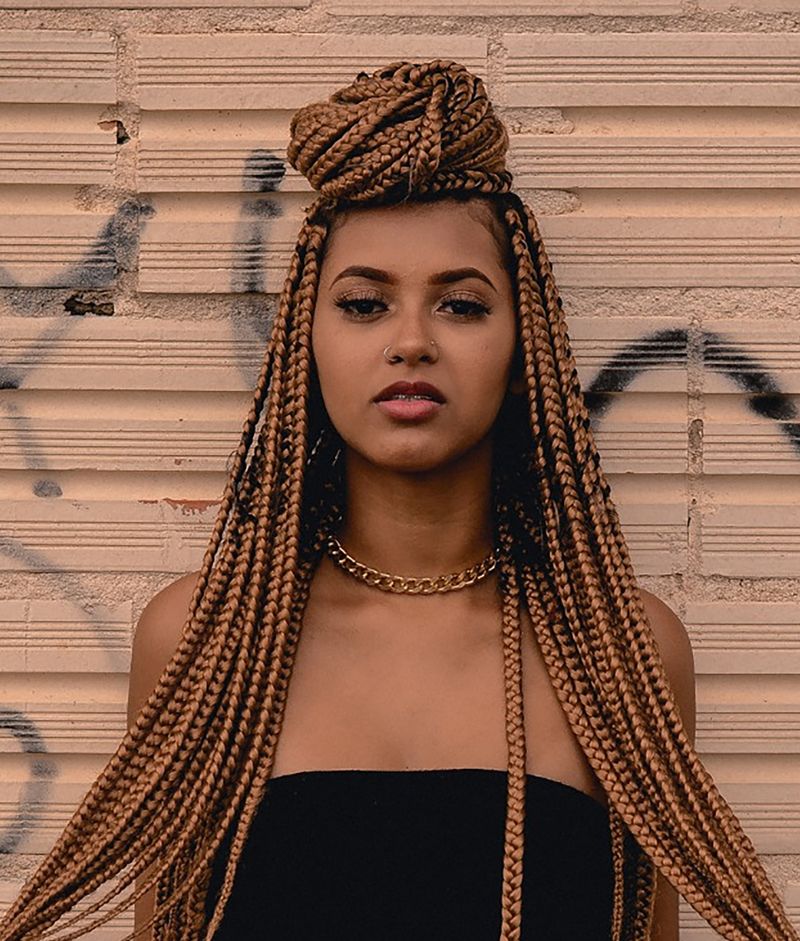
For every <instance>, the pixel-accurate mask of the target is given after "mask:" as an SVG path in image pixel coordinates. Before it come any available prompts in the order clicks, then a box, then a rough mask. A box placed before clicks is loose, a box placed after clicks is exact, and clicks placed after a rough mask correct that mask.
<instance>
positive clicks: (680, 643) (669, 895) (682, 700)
mask: <svg viewBox="0 0 800 941" xmlns="http://www.w3.org/2000/svg"><path fill="white" fill-rule="evenodd" d="M641 594H642V601H643V602H644V608H645V612H646V614H647V618H648V620H649V622H650V626H651V627H652V629H653V633H654V634H655V637H656V642H657V644H658V649H659V652H660V654H661V659H662V661H663V663H664V669H665V670H666V673H667V679H668V680H669V684H670V686H671V687H672V691H673V693H674V694H675V701H676V703H677V706H678V711H679V713H680V716H681V720H682V722H683V726H684V728H685V730H686V734H687V735H688V737H689V740H690V741H691V743H692V745H694V740H695V721H696V701H695V676H694V657H693V656H692V647H691V643H690V642H689V636H688V634H687V632H686V628H685V627H684V625H683V623H682V622H681V620H680V618H679V617H678V616H677V614H675V612H674V611H673V610H672V609H671V608H670V607H669V606H668V605H666V604H664V602H663V601H661V600H660V599H659V598H657V597H656V596H655V595H653V594H651V593H650V592H649V591H645V590H644V589H643V588H642V589H641ZM651 941H679V933H678V893H677V891H676V890H675V889H674V888H673V887H672V885H671V884H670V883H669V882H668V880H667V879H665V878H664V876H662V875H661V873H660V872H658V873H657V876H656V899H655V911H654V913H653V931H652V935H651Z"/></svg>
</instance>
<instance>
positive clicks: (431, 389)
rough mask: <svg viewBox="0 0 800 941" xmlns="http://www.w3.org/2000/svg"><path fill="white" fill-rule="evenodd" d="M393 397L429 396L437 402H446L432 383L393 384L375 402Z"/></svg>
mask: <svg viewBox="0 0 800 941" xmlns="http://www.w3.org/2000/svg"><path fill="white" fill-rule="evenodd" d="M393 395H428V396H430V397H431V398H432V399H433V400H434V401H436V402H444V401H445V397H444V396H443V395H442V393H441V392H440V391H439V390H438V389H437V388H436V386H433V385H431V384H430V382H393V383H392V384H391V385H390V386H386V388H385V389H381V391H380V392H379V393H378V394H377V395H376V396H375V398H374V399H373V401H374V402H380V401H382V400H383V399H390V398H391V397H392V396H393Z"/></svg>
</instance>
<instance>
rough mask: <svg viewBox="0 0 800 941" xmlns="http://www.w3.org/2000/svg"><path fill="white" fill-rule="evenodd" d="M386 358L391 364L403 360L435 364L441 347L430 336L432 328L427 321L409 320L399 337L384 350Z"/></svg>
mask: <svg viewBox="0 0 800 941" xmlns="http://www.w3.org/2000/svg"><path fill="white" fill-rule="evenodd" d="M383 353H384V356H385V357H386V359H388V360H389V362H398V361H400V360H402V361H403V362H406V363H416V362H418V361H419V360H425V361H427V362H431V363H435V362H436V360H437V359H438V358H439V347H438V345H437V343H436V341H435V340H434V338H433V337H432V336H431V335H430V327H429V325H428V323H427V321H425V320H421V319H419V318H409V321H406V323H405V324H404V329H403V331H402V333H400V335H399V336H395V339H394V340H393V341H392V342H391V343H390V344H389V345H388V346H387V347H386V349H384V351H383Z"/></svg>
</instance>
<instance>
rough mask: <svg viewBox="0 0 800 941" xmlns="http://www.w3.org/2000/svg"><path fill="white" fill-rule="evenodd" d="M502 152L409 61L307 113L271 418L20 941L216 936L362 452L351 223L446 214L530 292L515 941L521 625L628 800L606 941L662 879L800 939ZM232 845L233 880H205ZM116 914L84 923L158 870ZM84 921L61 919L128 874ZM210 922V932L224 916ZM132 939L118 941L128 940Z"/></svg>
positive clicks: (494, 138) (515, 799)
mask: <svg viewBox="0 0 800 941" xmlns="http://www.w3.org/2000/svg"><path fill="white" fill-rule="evenodd" d="M508 143H509V142H508V135H507V132H506V129H505V127H504V125H503V124H502V122H501V121H499V120H498V118H497V117H496V115H495V114H494V113H493V110H492V107H491V103H490V102H489V99H488V97H487V95H486V91H485V88H484V86H483V83H482V82H481V80H480V79H479V78H477V77H476V76H474V75H472V74H471V73H470V72H469V71H468V70H467V69H466V68H464V66H462V65H459V64H458V63H455V62H452V61H449V60H439V59H437V60H433V61H431V62H427V63H417V64H415V63H408V62H395V63H392V64H390V65H388V66H386V67H385V68H383V69H379V70H377V71H376V72H374V73H372V74H367V73H360V74H359V76H358V77H357V79H356V80H355V81H354V82H353V83H352V84H351V85H348V86H346V87H344V88H341V89H339V90H338V91H337V92H335V93H334V94H333V95H331V96H330V98H329V99H328V100H327V101H325V102H318V103H314V104H311V105H308V106H306V107H304V108H301V109H300V110H299V111H298V112H296V113H295V115H294V116H293V118H292V122H291V126H290V143H289V146H288V148H287V156H288V158H289V160H290V162H291V163H292V165H293V166H294V167H295V168H296V169H298V170H300V171H301V172H302V173H303V174H304V175H305V176H306V178H307V179H308V181H309V183H310V184H311V186H312V188H313V189H314V190H316V191H317V193H318V196H317V198H316V199H315V201H314V202H313V203H312V205H311V206H310V207H309V208H308V210H307V213H306V217H305V219H304V220H303V223H302V226H301V228H300V231H299V233H298V237H297V244H296V246H295V250H294V252H293V254H292V257H291V260H290V263H289V269H288V273H287V276H286V279H285V281H284V285H283V289H282V292H281V296H280V301H279V305H278V310H277V312H276V315H275V319H274V321H273V324H272V330H271V334H270V338H269V342H268V345H267V349H266V351H265V355H264V360H263V363H262V367H261V371H260V373H259V377H258V380H257V383H256V388H255V391H254V398H253V403H252V406H251V409H250V411H249V413H248V415H247V418H246V420H245V422H244V426H243V428H242V433H241V438H240V442H239V445H238V447H237V449H236V451H235V453H234V455H233V461H232V465H231V467H230V470H229V476H228V480H227V482H226V486H225V490H224V494H223V497H222V501H221V505H220V509H219V512H218V515H217V519H216V521H215V523H214V526H213V530H212V533H211V537H210V541H209V544H208V546H207V548H206V552H205V555H204V558H203V563H202V568H201V570H200V573H199V576H198V579H197V582H196V584H195V587H194V591H193V594H192V600H191V605H190V611H189V614H188V616H187V620H186V623H185V624H184V626H183V632H182V637H181V641H180V644H179V646H178V649H177V650H176V651H175V653H174V655H173V657H172V658H171V660H170V662H169V663H168V664H167V666H166V667H165V669H164V672H163V674H162V676H161V677H160V680H159V682H158V684H157V686H156V689H155V690H154V691H153V692H152V693H151V695H150V697H149V698H148V700H147V702H146V703H145V705H144V706H143V707H142V709H141V711H140V713H139V715H138V716H137V717H136V722H135V723H134V727H133V729H131V730H130V731H129V732H128V733H126V735H125V737H124V739H123V741H122V742H121V743H120V745H119V747H118V749H117V751H116V753H115V754H114V756H112V758H111V759H110V761H109V763H108V765H107V766H106V768H105V769H104V770H103V772H102V773H101V775H100V776H99V777H98V779H97V780H96V781H95V783H94V784H93V785H92V788H91V789H90V791H89V792H88V794H87V795H86V797H85V798H84V800H83V802H82V803H81V806H80V807H79V808H78V809H77V810H76V811H75V813H74V815H73V817H72V819H71V820H70V822H69V823H68V825H67V827H66V828H65V830H64V831H63V833H62V834H61V835H60V837H59V839H58V841H57V842H56V844H55V846H54V847H53V849H52V850H51V851H50V853H49V854H48V855H47V857H46V858H45V859H44V860H43V861H42V863H41V864H40V866H39V868H38V869H37V870H36V872H34V873H33V875H32V876H31V877H30V878H29V879H28V881H27V882H26V884H25V885H24V886H23V889H22V891H21V892H20V894H19V896H18V898H17V899H16V901H15V903H14V904H13V905H12V907H11V909H9V911H8V912H7V913H6V914H5V916H4V917H3V919H2V921H0V941H33V939H38V938H49V937H51V936H52V934H51V932H49V931H48V929H49V928H51V927H55V928H57V929H58V930H61V929H63V928H69V927H74V926H77V925H79V924H82V923H83V927H82V928H77V927H76V930H74V931H73V932H72V933H68V934H62V935H59V937H58V941H67V939H69V938H78V937H83V936H84V935H85V934H86V933H88V932H89V931H90V930H93V929H94V928H96V927H99V926H100V925H102V924H104V923H106V922H107V921H109V920H110V919H111V918H113V917H115V916H116V915H117V914H118V913H119V912H121V911H122V910H124V909H125V908H128V907H130V905H131V904H132V903H133V902H134V901H135V900H136V899H137V898H140V897H141V896H142V895H143V894H144V893H145V892H147V891H148V890H150V889H151V888H155V906H154V914H153V917H152V919H151V920H150V921H149V922H148V923H147V924H146V925H145V926H144V927H145V928H147V927H151V928H152V933H153V938H154V941H206V939H210V938H211V937H212V935H213V933H214V932H215V931H216V929H217V928H218V927H219V925H220V923H221V921H222V918H223V914H224V910H225V907H226V905H227V902H228V900H229V898H230V895H231V891H232V887H233V884H234V878H235V874H236V870H237V867H238V864H239V861H240V859H241V855H242V852H243V849H244V846H245V844H246V841H247V837H248V834H249V832H250V828H251V825H252V821H253V818H254V816H255V813H256V811H257V809H258V807H259V805H260V803H261V802H262V801H263V799H264V795H265V794H266V792H267V790H268V787H269V780H270V777H271V773H272V767H273V764H274V758H275V751H276V747H277V743H278V740H279V736H280V732H281V728H282V724H283V716H284V711H285V705H286V701H287V697H288V690H289V683H290V678H291V674H292V669H293V665H294V661H295V655H296V651H297V645H298V643H299V639H300V636H301V630H302V622H303V615H304V611H305V608H306V604H307V601H308V597H309V591H310V586H311V582H312V579H313V575H314V570H315V567H316V565H317V564H318V562H319V559H320V557H321V555H322V553H323V552H324V547H325V539H326V533H327V532H328V531H332V530H333V529H334V528H335V527H336V525H337V524H338V523H339V522H341V520H342V519H344V516H345V513H346V503H345V486H344V472H343V461H342V459H341V453H342V441H341V439H340V438H339V436H338V433H337V432H336V430H335V429H334V428H333V426H332V424H331V423H330V421H329V419H328V418H327V416H326V413H325V409H324V406H323V404H322V402H321V399H320V396H319V394H318V390H317V389H316V387H315V386H314V380H315V376H314V374H313V369H312V365H311V356H310V334H311V326H312V322H313V311H314V306H315V303H316V296H317V290H318V286H319V274H320V267H321V261H322V257H323V253H324V248H325V243H326V239H327V237H328V235H329V233H330V231H331V227H332V225H333V223H334V222H335V220H336V219H337V217H338V214H339V212H340V210H346V209H347V208H349V207H351V206H354V205H358V204H364V205H380V204H395V203H399V202H404V201H426V200H435V199H440V198H454V199H459V200H462V199H463V200H469V201H471V202H473V203H474V204H476V205H477V206H478V207H480V208H481V209H487V208H488V209H489V213H488V217H489V218H488V220H487V224H489V225H490V226H491V227H492V228H493V231H494V232H495V234H496V232H497V227H499V229H500V230H501V232H500V235H499V236H498V240H499V241H504V242H506V243H507V247H508V249H509V255H508V261H509V266H510V269H512V270H511V274H512V280H513V283H514V288H515V299H516V302H517V315H518V341H519V342H518V352H519V353H520V354H521V365H522V367H523V373H524V377H525V380H526V385H527V396H525V397H522V398H523V399H524V401H523V402H522V404H521V406H520V405H519V404H514V403H511V404H509V405H508V407H506V406H505V405H504V407H503V409H501V413H500V415H499V416H498V420H497V423H496V430H498V433H497V434H496V435H495V442H494V443H495V447H496V455H495V467H494V475H493V487H494V511H495V529H496V544H497V547H498V551H499V560H500V565H499V580H498V588H499V591H500V594H501V596H502V642H503V656H504V688H505V720H506V739H507V745H508V776H507V793H506V818H505V835H504V851H503V871H502V875H503V881H502V892H501V898H500V900H499V902H500V907H501V929H500V938H501V941H519V938H520V937H521V930H522V923H521V921H522V884H523V871H524V865H523V861H524V824H525V785H526V774H525V769H526V743H525V729H524V721H523V718H524V709H523V705H524V704H523V698H522V688H523V687H522V660H521V644H522V637H521V618H520V605H521V604H522V603H524V604H525V606H526V608H527V611H528V613H529V615H530V619H531V622H532V626H533V632H534V637H535V640H536V643H537V644H538V647H539V649H540V650H541V653H542V656H543V658H544V661H545V665H546V668H547V672H548V675H549V677H550V680H551V682H552V685H553V688H554V691H555V693H556V696H557V698H558V700H559V702H560V704H561V706H562V708H563V710H564V713H565V715H566V717H567V719H568V721H569V723H570V726H571V728H572V731H573V733H574V735H575V737H576V739H577V741H578V742H579V744H580V745H581V748H582V749H583V751H584V753H585V754H586V757H587V759H588V761H589V763H590V765H591V766H592V768H593V769H594V771H595V773H596V774H597V777H598V780H599V781H600V783H601V785H602V786H603V788H604V789H605V792H606V794H607V797H608V815H609V837H610V845H611V854H612V867H613V873H614V887H613V906H612V915H611V936H612V941H649V938H650V930H651V925H652V919H653V911H654V898H655V877H656V873H657V871H658V870H660V871H661V872H662V873H663V874H664V875H665V876H666V877H667V878H668V879H669V880H670V881H671V882H672V884H673V885H675V887H676V888H677V889H678V890H679V891H680V892H681V894H682V895H683V896H684V897H685V898H686V899H687V900H688V901H689V902H690V903H691V904H692V905H693V906H694V907H695V909H696V910H697V911H698V912H699V913H700V914H701V915H702V916H703V917H704V918H706V920H707V921H708V922H709V923H710V924H711V925H712V927H714V928H715V929H716V930H717V931H718V932H719V933H720V934H721V935H722V936H723V937H726V938H729V939H731V941H756V939H758V941H800V939H798V936H797V934H796V932H795V931H794V929H793V928H792V926H791V925H790V924H789V921H788V918H787V916H786V913H785V912H784V910H783V908H782V906H781V904H780V901H779V899H778V897H777V894H776V893H775V891H774V889H773V887H772V885H771V883H770V882H769V879H768V878H767V875H766V873H765V871H764V869H763V867H762V865H761V863H760V861H759V860H758V857H757V855H756V853H755V850H754V847H753V845H752V843H751V842H750V840H749V839H748V838H747V836H746V835H745V834H744V832H743V831H742V828H741V825H740V824H739V821H738V820H737V819H736V817H735V816H734V814H733V812H732V811H731V809H730V808H729V806H728V805H727V803H726V802H725V801H724V799H723V798H722V796H721V794H720V793H719V791H718V790H717V788H716V786H715V784H714V782H713V780H712V779H711V776H710V775H709V773H708V771H707V770H706V769H705V767H704V766H703V764H702V762H701V761H700V759H699V757H698V755H697V753H696V752H695V750H694V748H693V747H692V745H691V743H690V742H689V740H688V737H687V736H686V733H685V731H684V728H683V725H682V723H681V719H680V715H679V713H678V710H677V707H676V704H675V701H674V697H673V693H672V690H671V688H670V685H669V682H668V680H667V677H666V674H665V672H664V669H663V664H662V662H661V659H660V656H659V652H658V648H657V646H656V644H655V640H654V637H653V634H652V631H651V629H650V626H649V624H648V622H647V618H646V616H645V612H644V609H643V605H642V599H641V594H640V592H639V588H638V583H637V580H636V576H635V573H634V570H633V566H632V564H631V560H630V555H629V552H628V549H627V544H626V542H625V539H624V536H623V534H622V530H621V527H620V523H619V519H618V516H617V512H616V508H615V506H614V504H613V502H612V500H611V493H610V488H609V486H608V482H607V480H606V478H605V475H604V474H603V470H602V467H601V463H600V456H599V454H598V452H597V448H596V446H595V443H594V438H593V435H592V433H591V428H590V421H589V415H588V412H587V410H586V406H585V403H584V400H583V395H582V393H581V389H580V384H579V381H578V374H577V368H576V365H575V360H574V357H573V356H572V352H571V350H570V344H569V337H568V333H567V328H566V322H565V319H564V316H563V313H562V310H561V301H560V298H559V297H558V292H557V289H556V286H555V282H554V279H553V276H552V270H551V267H550V263H549V260H548V258H547V254H546V251H545V248H544V244H543V242H542V239H541V236H540V233H539V231H538V227H537V224H536V220H535V218H534V215H533V213H532V212H531V210H530V209H529V207H528V206H527V205H526V204H525V203H524V202H523V201H522V200H521V199H520V198H519V197H518V196H516V195H515V194H514V193H513V192H511V189H510V188H511V182H512V177H511V174H510V173H509V172H508V171H507V170H506V167H505V157H506V152H507V149H508ZM223 843H226V844H227V846H226V852H227V856H226V857H225V870H224V877H223V880H222V884H221V886H220V887H219V891H218V893H217V894H216V897H215V899H213V900H210V899H209V886H210V872H211V866H212V863H213V861H214V860H215V858H216V857H217V856H218V855H219V854H220V853H221V852H222V848H223ZM153 864H155V867H154V870H153V871H152V872H150V873H149V875H148V877H147V880H146V882H144V883H143V884H142V885H141V886H139V888H137V889H136V890H135V891H134V892H133V893H132V894H131V895H130V896H128V897H127V898H126V899H124V900H123V901H122V902H121V903H118V904H117V905H115V906H114V907H113V908H111V909H109V910H108V911H107V912H106V913H105V914H104V915H103V916H100V917H99V918H97V919H94V920H93V921H91V922H90V923H88V924H86V923H85V922H87V916H89V915H91V914H93V913H94V912H96V911H98V910H99V908H101V907H103V906H104V905H105V904H106V903H107V902H108V901H109V900H110V899H112V898H114V897H115V896H117V895H119V893H120V892H121V891H123V890H124V889H125V887H126V886H128V885H130V884H131V882H133V881H134V880H135V879H136V878H137V876H139V875H141V874H142V873H143V872H144V871H145V870H149V869H150V867H151V865H153ZM120 873H123V875H122V877H121V878H120V879H119V882H118V884H117V885H116V886H114V888H113V889H112V890H111V891H110V892H109V893H108V894H107V895H106V896H104V897H103V898H101V899H99V900H97V901H96V902H94V903H93V904H92V905H91V906H90V907H88V908H87V909H85V910H84V911H82V912H81V915H80V916H77V917H74V918H70V919H67V920H66V921H64V920H60V919H61V918H62V915H64V914H65V913H66V912H68V911H69V910H70V909H72V908H73V907H74V906H75V904H76V903H77V902H78V901H79V900H80V899H82V898H84V897H85V896H87V895H89V894H91V893H92V892H94V891H95V890H96V889H98V888H99V887H101V886H102V885H104V884H105V883H106V882H107V881H109V880H111V879H112V878H113V877H115V876H117V875H118V874H120ZM209 901H213V902H214V906H213V910H212V912H211V914H210V917H206V905H207V903H208V902H209ZM132 937H133V935H128V936H127V937H126V938H124V939H122V941H130V939H131V938H132Z"/></svg>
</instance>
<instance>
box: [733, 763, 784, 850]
mask: <svg viewBox="0 0 800 941" xmlns="http://www.w3.org/2000/svg"><path fill="white" fill-rule="evenodd" d="M717 784H718V786H719V790H720V792H721V793H722V795H723V797H724V798H725V799H726V800H727V801H728V803H729V804H730V805H731V807H732V808H733V811H734V813H735V814H736V816H737V817H738V818H739V820H740V822H741V824H742V826H743V828H744V830H745V833H747V835H748V836H749V837H750V838H751V840H752V841H753V843H754V845H755V848H756V851H757V852H758V853H797V851H798V848H800V784H795V783H775V784H772V783H765V782H761V781H759V782H747V783H737V782H725V783H724V784H722V783H721V782H719V781H717Z"/></svg>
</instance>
